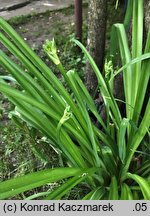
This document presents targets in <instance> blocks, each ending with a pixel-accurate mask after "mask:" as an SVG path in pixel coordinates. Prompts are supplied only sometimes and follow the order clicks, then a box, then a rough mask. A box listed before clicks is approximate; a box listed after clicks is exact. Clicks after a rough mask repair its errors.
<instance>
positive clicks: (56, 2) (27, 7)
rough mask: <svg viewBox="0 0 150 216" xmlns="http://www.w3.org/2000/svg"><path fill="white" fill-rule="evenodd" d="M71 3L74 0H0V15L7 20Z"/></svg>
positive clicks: (67, 5)
mask: <svg viewBox="0 0 150 216" xmlns="http://www.w3.org/2000/svg"><path fill="white" fill-rule="evenodd" d="M71 5H74V0H41V1H31V0H19V1H17V0H5V1H2V0H0V16H1V17H3V18H5V19H6V20H8V19H10V18H12V17H14V16H22V15H29V14H35V13H44V12H46V11H47V10H49V11H54V10H60V9H63V8H67V7H70V6H71ZM13 8H16V9H13Z"/></svg>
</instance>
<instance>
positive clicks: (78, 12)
mask: <svg viewBox="0 0 150 216" xmlns="http://www.w3.org/2000/svg"><path fill="white" fill-rule="evenodd" d="M75 25H76V38H77V39H78V40H79V41H82V0H75Z"/></svg>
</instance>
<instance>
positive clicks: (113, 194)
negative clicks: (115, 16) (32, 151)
mask: <svg viewBox="0 0 150 216" xmlns="http://www.w3.org/2000/svg"><path fill="white" fill-rule="evenodd" d="M128 6H129V8H130V9H131V8H132V13H131V14H134V16H133V28H132V29H133V33H132V37H133V42H132V54H131V53H130V49H129V46H128V42H127V35H126V32H125V26H126V23H125V25H124V24H115V25H114V28H113V35H114V34H115V35H116V36H117V38H118V41H117V42H119V50H120V56H121V59H122V65H123V67H122V68H120V69H119V70H118V71H114V69H113V65H112V62H109V61H108V63H106V65H105V77H103V76H102V74H101V72H100V71H99V69H98V67H97V65H96V64H95V62H94V61H93V59H92V57H91V56H90V55H89V53H88V52H87V50H86V48H85V47H84V46H83V45H82V44H81V43H80V42H79V41H77V40H75V39H72V43H75V44H77V45H78V46H79V47H80V48H81V49H82V51H83V53H84V54H85V56H86V58H87V59H88V61H89V62H90V64H91V66H92V68H93V71H94V72H95V74H96V76H97V79H98V88H99V90H100V93H101V95H102V97H103V100H104V103H105V108H106V115H107V119H106V122H104V121H103V119H102V118H101V116H100V115H99V113H98V111H97V109H96V107H95V104H94V101H93V99H92V98H91V96H90V95H89V93H88V91H87V89H86V87H85V85H84V84H83V82H82V80H81V78H80V77H79V75H78V73H77V72H76V71H75V70H69V71H66V70H65V69H64V67H63V65H62V64H61V61H60V59H59V57H58V53H57V49H56V45H55V42H54V40H53V41H46V43H45V45H44V49H45V51H46V53H47V55H48V56H49V58H50V59H51V60H52V61H53V62H54V64H55V65H56V66H57V68H58V70H59V71H60V72H61V74H62V76H63V78H64V80H65V82H66V85H67V89H68V90H66V88H65V87H64V86H63V84H62V83H61V82H60V81H59V79H58V78H57V77H56V76H55V74H54V73H53V72H52V71H51V69H50V68H49V67H47V65H45V63H44V62H43V61H42V60H41V59H40V58H39V57H38V56H37V55H36V54H35V53H34V52H33V50H31V49H30V48H29V47H28V45H27V44H26V43H25V42H24V40H22V38H21V37H20V36H19V35H18V34H17V33H16V32H15V31H14V29H13V28H12V27H11V26H10V25H9V24H8V23H6V22H5V21H4V20H3V19H0V27H1V28H2V29H3V31H4V32H5V33H6V34H7V35H8V36H9V37H10V38H11V40H9V39H8V38H7V37H6V36H5V34H3V33H0V39H1V42H2V43H3V45H4V46H5V47H6V48H7V49H8V50H9V51H10V52H11V53H12V54H13V55H14V56H16V57H17V58H18V59H19V61H20V62H21V63H22V64H24V65H25V67H26V69H27V72H25V71H24V68H23V67H21V66H18V65H17V64H15V63H14V62H13V61H12V60H11V59H10V58H9V57H8V56H7V55H6V54H5V53H4V52H2V51H1V52H0V63H1V64H2V66H3V67H4V68H6V69H7V70H8V71H9V73H10V74H12V76H13V77H14V78H15V79H16V81H17V83H18V85H19V90H18V89H15V88H13V87H11V86H10V85H9V84H8V83H6V82H5V81H4V79H0V91H1V92H2V93H3V94H5V95H6V96H7V97H8V98H9V100H10V101H12V103H13V104H15V106H16V108H15V112H14V113H12V118H13V119H14V121H15V122H16V123H17V124H18V125H19V126H20V127H23V126H22V121H23V122H26V124H27V125H28V126H29V127H31V128H34V129H36V130H37V131H40V133H42V134H43V135H44V136H45V137H46V138H47V139H48V143H47V144H48V145H49V146H52V147H53V148H54V149H55V151H57V152H58V154H59V155H60V160H61V164H62V167H61V168H60V167H59V168H54V169H46V170H42V171H38V172H34V173H31V174H28V175H24V176H22V177H18V178H14V179H10V180H8V181H4V182H1V183H0V199H6V198H10V197H13V196H15V195H17V194H20V193H22V192H25V191H29V190H31V189H33V188H37V187H39V186H41V185H45V184H50V183H52V182H57V181H60V180H63V179H67V180H66V181H65V182H64V183H63V184H61V185H59V187H57V188H56V189H54V190H53V191H49V190H47V191H45V192H43V193H38V194H34V195H33V196H31V197H30V196H29V197H27V199H34V198H37V197H40V198H43V199H61V198H63V197H64V196H65V195H66V194H68V192H69V191H70V190H71V189H72V188H74V187H75V186H76V185H78V184H79V183H81V182H82V183H84V184H85V185H86V186H87V188H89V190H88V193H87V194H86V195H85V196H83V197H82V199H84V200H85V199H150V163H149V158H148V157H146V156H145V155H144V154H143V155H144V156H143V157H140V158H139V157H138V156H137V154H138V151H137V150H138V148H139V147H140V146H143V145H144V143H145V142H146V139H145V136H146V135H147V134H148V133H149V126H150V101H149V100H148V102H147V104H146V106H145V108H144V113H143V115H142V118H141V111H142V107H143V101H144V99H145V95H146V88H147V85H148V80H149V75H150V73H149V70H148V68H149V66H150V61H149V58H150V47H149V44H150V32H149V34H148V37H147V42H146V46H145V49H144V53H143V52H142V45H143V31H142V29H143V1H142V0H139V1H133V2H132V1H130V2H129V5H128ZM127 11H129V10H127ZM130 11H131V10H130ZM139 25H140V30H139ZM112 41H113V42H114V38H112ZM117 42H114V43H113V44H115V47H113V49H112V51H113V52H112V53H115V52H114V51H115V50H116V48H117ZM122 71H123V80H124V92H125V101H124V103H125V109H126V112H125V115H124V116H122V113H121V111H120V110H119V107H118V104H117V100H116V98H114V96H113V80H114V78H115V76H117V74H118V73H120V72H122ZM89 111H90V112H91V113H92V114H93V115H94V116H95V118H96V119H97V121H98V122H99V125H100V128H98V127H97V126H96V125H95V124H94V123H93V122H92V120H91V118H90V116H89ZM37 152H38V154H39V156H40V157H42V158H44V159H45V154H43V153H42V151H41V149H40V148H38V149H37ZM141 153H142V152H141ZM141 153H140V154H141ZM135 157H136V158H138V160H135ZM141 165H142V167H141Z"/></svg>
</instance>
